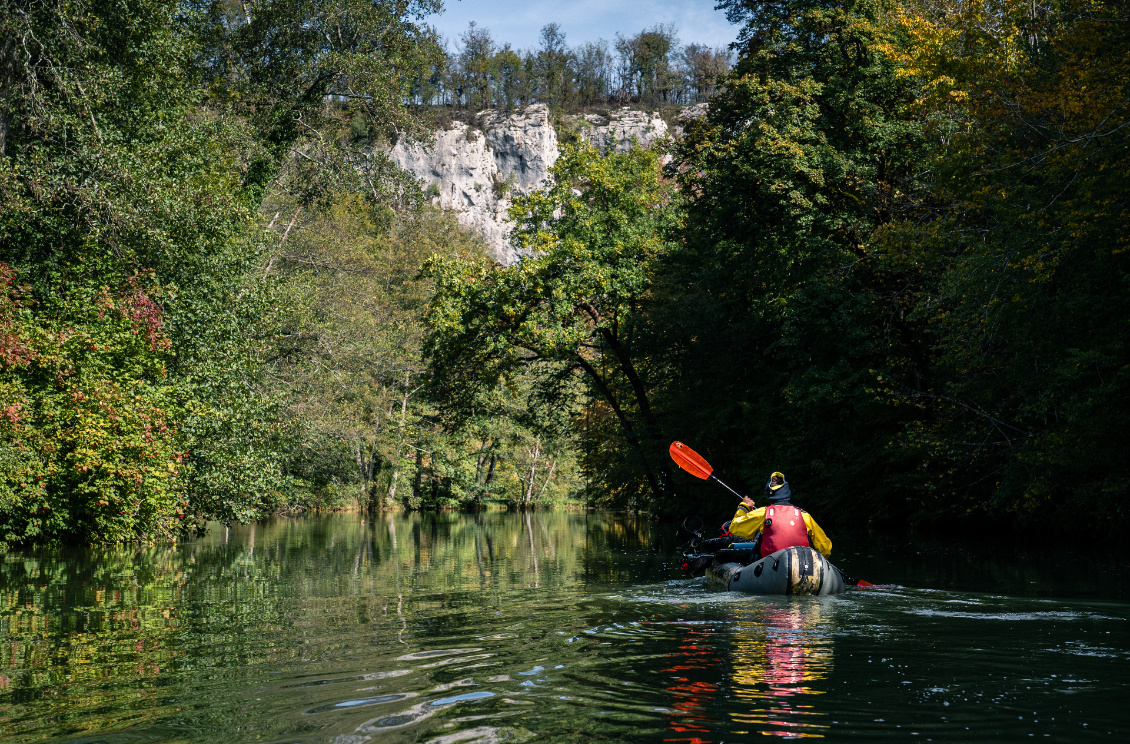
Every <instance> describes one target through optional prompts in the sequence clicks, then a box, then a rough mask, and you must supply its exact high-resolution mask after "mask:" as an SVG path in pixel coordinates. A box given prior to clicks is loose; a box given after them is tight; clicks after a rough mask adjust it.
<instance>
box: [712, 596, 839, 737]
mask: <svg viewBox="0 0 1130 744" xmlns="http://www.w3.org/2000/svg"><path fill="white" fill-rule="evenodd" d="M821 611H822V607H821V605H820V603H819V602H810V601H793V602H789V603H788V604H781V605H769V606H765V607H760V608H757V609H746V610H740V611H739V614H738V617H737V618H736V620H737V622H736V625H737V626H738V627H739V628H740V630H739V631H738V634H737V636H736V638H735V641H736V642H735V643H734V645H733V654H732V656H733V669H734V673H733V683H734V684H733V690H734V695H735V696H736V697H738V698H740V699H742V700H746V701H749V702H752V703H755V705H754V707H753V709H752V710H751V711H750V712H749V713H735V714H734V715H733V717H734V719H735V721H737V722H739V723H743V724H746V725H749V724H752V725H755V726H756V727H757V730H758V731H759V732H760V733H762V734H776V735H780V736H805V737H811V736H822V735H823V734H822V733H820V732H821V731H822V730H823V729H825V728H827V726H825V725H822V724H818V723H816V722H815V720H814V719H813V716H817V715H822V714H820V713H817V712H816V711H814V710H811V706H809V705H806V704H804V703H803V702H802V700H803V698H804V696H808V695H820V694H823V692H824V691H823V690H814V689H812V688H811V686H810V685H811V684H812V683H813V682H816V681H819V680H822V679H826V678H827V676H828V672H829V670H830V669H831V666H832V648H831V641H830V639H827V636H825V635H824V634H823V633H820V632H818V629H819V627H820V625H821V624H822V623H823V617H822V615H821ZM790 698H791V699H792V702H791V703H790V702H789V700H788V699H790ZM794 716H796V718H794Z"/></svg>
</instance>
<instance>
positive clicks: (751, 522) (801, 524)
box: [730, 472, 832, 558]
mask: <svg viewBox="0 0 1130 744" xmlns="http://www.w3.org/2000/svg"><path fill="white" fill-rule="evenodd" d="M765 497H766V498H767V499H769V506H762V507H758V506H757V505H756V504H754V502H753V499H751V498H750V497H749V496H743V497H742V503H741V506H739V507H738V511H737V513H735V514H734V518H733V519H732V520H730V533H731V534H732V535H734V536H735V537H740V538H743V539H747V540H753V539H755V538H759V539H758V543H759V548H758V551H759V553H760V555H761V557H762V558H764V557H765V556H767V555H769V554H770V553H775V552H777V551H778V550H783V549H785V548H791V547H793V546H797V545H799V546H803V547H812V548H815V549H816V550H818V551H819V552H820V553H822V554H824V555H825V556H829V555H831V554H832V541H831V540H829V539H828V536H827V535H825V534H824V530H822V529H820V525H818V524H816V520H815V519H813V518H812V516H811V515H810V514H809V513H808V512H806V511H805V510H804V509H801V508H799V507H797V506H793V504H792V503H791V500H792V490H791V489H790V488H789V484H788V481H786V480H785V476H784V474H783V473H779V472H776V473H773V474H772V475H771V476H770V477H769V482H768V483H766V484H765Z"/></svg>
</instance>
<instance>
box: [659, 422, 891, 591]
mask: <svg viewBox="0 0 1130 744" xmlns="http://www.w3.org/2000/svg"><path fill="white" fill-rule="evenodd" d="M670 452H671V459H672V460H674V461H675V464H676V465H678V466H679V467H681V468H682V469H683V470H685V471H687V472H688V473H690V474H691V475H693V476H694V477H695V478H701V479H702V480H712V481H714V482H715V483H717V484H718V485H720V486H722V488H725V489H726V490H727V491H729V492H730V493H732V494H734V495H735V496H737V497H738V498H739V499H740V498H744V497H743V496H742V495H741V494H740V493H738V492H737V491H735V490H734V489H732V488H730V487H729V486H727V485H726V484H725V483H723V482H722V481H720V480H718V476H716V475H714V468H712V467H710V463H708V462H707V461H706V460H705V459H703V457H702V455H700V454H699V453H697V452H695V451H694V450H693V449H691V448H690V447H688V446H687V445H685V444H683V443H682V442H671V448H670ZM836 570H837V571H840V569H839V568H837V569H836ZM840 576H841V577H842V578H843V580H844V583H845V584H850V585H852V586H875V585H874V584H872V583H871V582H870V581H864V580H863V579H853V578H852V577H850V576H848V575H847V574H845V573H844V572H843V571H840Z"/></svg>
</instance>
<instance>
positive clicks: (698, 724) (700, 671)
mask: <svg viewBox="0 0 1130 744" xmlns="http://www.w3.org/2000/svg"><path fill="white" fill-rule="evenodd" d="M681 625H683V624H681V623H676V626H677V627H678V626H681ZM683 627H686V628H687V635H686V637H685V638H682V639H680V642H679V646H678V648H677V649H676V650H675V651H673V652H670V653H668V654H666V655H665V656H664V662H665V663H664V665H663V669H662V670H661V671H662V672H663V673H664V674H669V675H673V676H674V681H673V684H669V685H667V686H666V687H665V688H664V689H666V690H667V692H669V693H670V694H671V702H670V704H669V705H668V706H667V708H666V709H667V712H668V715H670V716H671V721H670V722H669V723H668V727H669V728H670V729H671V731H673V732H676V733H679V734H684V735H687V734H689V736H684V737H681V738H665V739H664V741H685V742H690V743H691V744H695V743H696V742H705V741H709V740H706V739H701V738H699V737H697V736H695V735H694V734H706V733H710V732H711V730H712V724H714V723H715V719H714V718H713V717H711V716H710V715H709V714H708V713H707V712H706V711H707V704H708V703H710V702H711V700H713V699H714V698H715V697H717V696H718V685H717V684H716V683H715V682H713V681H711V680H709V679H702V677H712V676H713V675H714V674H715V673H716V672H715V670H716V669H717V668H718V666H719V659H718V654H717V648H718V646H717V644H716V643H715V642H714V639H713V638H712V637H711V636H712V635H713V633H712V632H711V631H710V630H709V629H706V628H701V627H696V626H693V625H690V624H687V625H685V626H683Z"/></svg>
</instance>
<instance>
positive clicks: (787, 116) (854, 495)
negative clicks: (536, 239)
mask: <svg viewBox="0 0 1130 744" xmlns="http://www.w3.org/2000/svg"><path fill="white" fill-rule="evenodd" d="M722 7H724V8H725V9H726V10H727V12H728V14H729V17H730V19H731V20H732V21H735V22H742V23H744V26H743V29H742V31H741V33H740V36H739V42H740V48H739V55H738V60H737V63H736V65H735V68H734V71H733V72H732V73H731V75H730V77H729V78H728V79H727V80H726V84H725V87H724V88H723V89H722V90H721V91H720V92H719V93H718V94H717V95H716V96H715V98H714V100H713V102H712V103H711V107H710V113H709V116H708V118H707V119H706V120H703V121H699V122H697V123H696V124H695V125H692V126H691V128H690V131H689V133H688V137H687V138H686V139H685V141H684V142H683V143H682V144H681V146H680V148H679V151H680V153H681V154H682V156H683V158H684V160H683V162H682V164H681V168H680V177H679V178H680V184H681V186H682V188H683V189H684V191H685V192H686V193H689V194H694V198H693V199H691V200H690V202H689V205H688V208H689V216H688V222H689V225H690V228H691V229H690V231H689V238H688V250H687V252H686V253H685V254H676V255H674V256H673V257H672V261H671V265H670V267H669V268H667V269H666V270H665V272H669V273H670V275H671V278H670V279H669V280H668V281H669V282H671V283H672V284H673V286H674V287H675V288H676V290H677V291H678V292H679V293H680V294H681V295H682V296H684V297H687V298H693V299H691V300H690V301H688V302H687V306H686V307H685V308H683V310H682V312H681V313H680V315H681V317H679V318H672V319H670V320H669V321H668V322H663V321H661V320H659V319H656V322H657V323H658V324H659V325H661V326H666V327H670V328H672V329H673V330H674V331H675V332H674V333H672V338H671V340H670V342H669V344H670V346H671V349H672V352H671V355H672V357H673V358H674V359H675V360H677V361H676V363H677V364H679V368H680V376H681V378H682V379H683V380H685V381H686V384H684V385H683V386H682V387H681V388H680V389H678V390H676V391H675V396H674V397H673V399H671V400H669V401H665V403H666V405H667V406H669V407H668V408H667V409H666V415H668V416H673V417H675V418H677V419H678V420H679V421H681V422H682V424H683V426H684V427H685V428H684V431H686V432H688V433H687V434H686V435H685V436H687V437H688V438H690V437H694V436H703V435H705V433H706V432H710V439H711V440H713V441H717V442H719V443H721V442H725V445H721V444H720V445H719V447H718V449H717V450H715V452H716V455H712V462H713V461H714V460H715V459H717V460H718V464H719V465H718V466H720V467H721V466H725V467H728V469H730V470H732V471H734V472H738V473H744V474H745V478H746V480H747V481H748V482H759V481H760V480H761V478H763V477H764V474H765V473H766V472H769V471H771V470H784V471H786V472H788V471H789V470H790V469H791V470H793V471H795V470H796V469H797V468H802V471H801V473H799V474H798V475H799V476H802V477H798V478H797V480H803V481H804V482H805V484H806V490H807V491H809V493H813V492H817V493H821V494H822V496H823V498H822V499H820V500H819V501H818V500H817V499H815V498H814V499H812V501H810V502H808V503H814V504H815V505H817V506H819V505H821V504H822V505H825V507H826V508H830V507H832V506H835V505H838V504H842V505H843V506H844V513H847V514H850V513H852V510H860V511H857V512H855V513H863V510H865V509H866V507H868V506H870V507H874V508H875V509H876V510H878V509H880V508H882V509H883V510H885V513H894V512H897V511H899V510H905V509H908V508H913V503H912V502H911V501H910V499H907V500H905V501H900V497H899V495H898V494H899V489H898V487H897V485H895V484H896V482H897V478H898V476H897V475H896V474H901V473H905V472H906V469H907V468H910V467H912V466H911V465H910V464H908V463H907V462H905V461H903V460H902V459H901V458H903V457H904V455H901V454H900V453H899V452H898V451H897V448H894V449H892V448H891V447H889V446H888V443H889V442H890V440H891V437H892V436H894V435H895V434H897V432H898V431H899V430H900V414H902V413H903V411H906V414H905V415H907V416H910V417H913V416H915V415H916V413H915V412H913V409H911V408H910V407H907V408H905V409H901V410H900V409H895V408H893V407H892V406H890V405H889V404H888V402H887V401H886V400H885V399H883V398H882V396H876V395H875V393H874V392H873V391H874V388H875V374H876V373H875V372H874V371H875V370H879V373H878V374H879V376H880V377H882V373H883V372H887V374H890V369H891V368H896V367H897V368H899V369H900V370H905V371H906V379H909V380H912V381H913V380H915V379H916V377H917V378H918V379H919V380H920V381H923V380H924V379H925V377H926V376H927V375H928V374H929V357H928V355H926V356H923V355H921V354H919V353H918V352H919V351H920V350H921V348H922V346H923V345H924V344H925V341H926V339H925V335H924V333H923V331H922V328H921V323H920V322H918V321H915V320H914V319H913V317H912V315H911V313H910V312H909V311H910V310H911V309H912V307H913V305H912V306H911V307H907V305H906V304H904V303H913V301H914V300H915V299H916V298H917V297H918V295H917V294H916V292H915V291H913V290H914V289H915V288H916V287H918V286H919V285H920V279H919V274H920V272H921V271H922V269H921V267H919V266H918V265H917V264H916V263H915V262H914V261H913V260H911V261H906V260H899V261H889V262H888V260H887V255H888V254H887V253H886V248H885V246H886V243H885V239H884V237H883V236H884V235H885V234H886V232H887V231H889V230H892V229H893V225H894V224H895V223H896V221H897V220H900V219H902V218H903V217H904V215H907V214H914V213H915V212H914V210H916V209H917V208H918V204H919V201H918V200H919V199H921V198H922V193H923V191H924V187H925V184H924V183H923V182H922V181H921V180H919V172H918V170H917V164H918V163H919V162H920V161H921V158H922V157H923V156H924V153H925V152H926V151H925V149H924V143H923V139H922V136H921V133H920V129H919V127H918V125H917V123H916V122H914V121H913V120H909V119H908V117H907V116H906V115H905V110H906V107H907V106H908V104H909V103H910V102H911V101H912V100H913V95H914V87H913V81H912V80H910V79H907V78H903V77H900V76H899V75H898V70H897V69H896V67H895V64H894V63H893V62H892V61H891V60H890V59H888V58H887V57H886V56H885V55H884V54H883V53H882V51H881V49H880V46H881V44H882V43H883V42H885V41H887V40H888V36H887V34H886V33H885V32H884V30H883V29H882V27H881V26H880V25H879V23H878V18H879V11H880V6H879V5H877V4H872V3H866V2H864V3H859V2H849V3H832V4H828V3H822V2H802V3H789V4H787V5H782V4H777V3H764V2H753V1H749V2H745V1H739V0H734V1H733V2H724V3H722ZM900 258H901V257H900ZM679 282H685V284H683V285H682V287H683V288H682V289H680V288H679V287H680V284H679ZM700 433H701V434H700ZM727 463H728V464H727ZM877 471H881V472H888V473H890V474H891V477H890V480H888V481H880V482H876V480H875V478H874V477H869V476H868V474H869V473H875V472H877ZM864 482H866V483H867V484H868V487H867V489H865V490H863V489H861V488H860V486H859V484H861V483H864ZM849 504H850V507H849V506H848V505H849ZM901 513H905V511H903V512H901Z"/></svg>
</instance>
